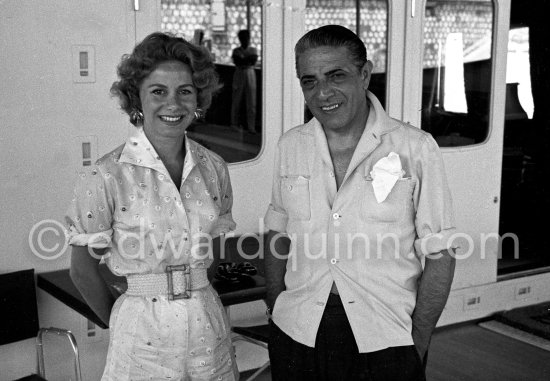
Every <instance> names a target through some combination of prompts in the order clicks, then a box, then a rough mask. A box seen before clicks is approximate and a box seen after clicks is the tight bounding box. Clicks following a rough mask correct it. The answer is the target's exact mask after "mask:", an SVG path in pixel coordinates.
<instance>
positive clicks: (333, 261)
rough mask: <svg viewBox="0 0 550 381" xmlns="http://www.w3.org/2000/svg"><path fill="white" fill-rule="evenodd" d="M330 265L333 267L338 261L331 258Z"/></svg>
mask: <svg viewBox="0 0 550 381" xmlns="http://www.w3.org/2000/svg"><path fill="white" fill-rule="evenodd" d="M330 263H332V264H333V265H335V264H337V263H338V259H336V258H332V259H331V260H330Z"/></svg>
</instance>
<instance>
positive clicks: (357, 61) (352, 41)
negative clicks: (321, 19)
mask: <svg viewBox="0 0 550 381" xmlns="http://www.w3.org/2000/svg"><path fill="white" fill-rule="evenodd" d="M322 46H332V47H335V48H338V47H342V46H343V47H346V48H347V49H348V52H349V54H350V56H351V59H352V60H353V64H354V65H355V66H357V67H358V68H359V70H361V69H362V68H363V66H364V65H365V63H366V62H367V48H366V47H365V44H364V43H363V41H361V39H360V38H359V37H358V36H357V35H356V34H355V33H354V32H352V31H351V30H349V29H348V28H346V27H343V26H341V25H324V26H322V27H319V28H317V29H313V30H310V31H309V32H307V33H306V34H304V35H303V36H302V38H300V40H298V42H297V43H296V47H295V48H294V54H295V59H296V74H298V59H299V58H300V55H301V54H302V53H304V52H305V51H306V50H308V49H314V48H320V47H322Z"/></svg>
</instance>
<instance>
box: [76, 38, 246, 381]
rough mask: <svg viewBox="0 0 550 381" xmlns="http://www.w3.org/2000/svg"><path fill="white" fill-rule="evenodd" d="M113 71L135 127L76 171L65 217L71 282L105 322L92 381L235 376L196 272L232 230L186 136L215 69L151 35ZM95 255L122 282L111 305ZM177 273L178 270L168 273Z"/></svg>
mask: <svg viewBox="0 0 550 381" xmlns="http://www.w3.org/2000/svg"><path fill="white" fill-rule="evenodd" d="M118 75H119V79H120V80H119V81H117V82H115V83H114V84H113V86H112V88H111V93H112V94H114V95H115V96H117V97H118V98H119V99H120V104H121V107H122V109H123V110H124V111H125V112H127V113H128V114H129V116H130V121H131V122H132V124H134V125H135V126H136V127H137V128H136V130H135V131H134V134H133V135H132V136H130V137H129V138H128V140H127V141H126V143H125V144H123V145H122V146H120V147H118V148H117V149H115V150H114V151H112V152H111V153H109V154H107V155H105V156H103V157H102V158H101V159H99V160H98V161H97V163H96V165H95V167H93V168H92V169H91V170H90V171H89V172H88V173H82V174H80V178H79V179H78V180H77V186H76V188H75V197H74V199H73V203H72V204H71V206H70V208H69V210H68V213H67V217H66V218H67V221H68V224H69V242H70V244H71V245H73V250H72V257H71V277H72V279H73V281H74V283H75V284H76V286H77V287H78V289H79V290H80V292H81V293H82V295H83V297H84V298H85V299H86V301H87V302H88V303H89V305H90V306H91V308H92V309H93V310H94V311H95V312H96V314H97V315H98V316H99V317H100V318H101V319H102V320H103V321H105V322H109V327H110V335H111V337H110V342H109V351H108V354H107V362H106V367H105V371H104V374H103V378H102V379H103V380H132V381H135V380H150V379H155V380H156V379H170V380H184V379H185V380H188V379H190V380H194V379H200V380H235V379H238V371H237V368H236V363H235V359H234V353H233V349H232V345H231V341H230V336H229V325H228V321H227V317H226V316H225V315H224V312H223V308H222V305H221V303H220V300H219V298H218V296H217V294H216V292H215V291H214V290H213V288H212V287H211V286H210V284H209V282H208V278H207V275H206V269H207V268H208V267H209V265H211V264H212V257H211V256H210V255H209V254H210V253H211V250H210V248H211V239H212V238H215V237H216V236H219V235H220V234H223V233H226V232H229V231H231V230H233V229H234V228H235V222H234V221H233V218H232V216H231V206H232V202H233V197H232V191H231V183H230V180H229V173H228V171H227V166H226V164H225V163H224V162H223V160H222V159H221V158H220V157H219V156H218V155H216V154H214V153H212V152H210V151H209V150H207V149H205V148H204V147H202V146H200V145H199V144H198V143H196V142H194V141H192V140H191V139H189V138H187V137H186V135H185V130H186V128H187V127H188V126H189V125H190V123H191V122H192V121H193V119H194V118H195V117H196V116H197V115H198V114H199V113H200V112H201V110H205V109H206V108H208V106H209V105H210V102H211V99H212V94H213V92H214V91H216V90H218V89H219V87H220V86H219V84H218V78H217V75H216V73H215V71H214V65H213V63H212V61H211V58H210V55H209V53H208V52H207V51H206V50H205V49H203V48H201V47H198V46H195V45H192V44H190V43H188V42H186V41H185V40H183V39H181V38H176V37H171V36H168V35H165V34H162V33H153V34H151V35H149V36H148V37H146V38H145V39H144V40H143V41H142V42H141V43H140V44H139V45H137V46H136V47H135V49H134V51H133V52H132V54H130V55H126V56H124V57H123V59H122V62H121V63H120V65H119V67H118ZM91 249H93V250H91ZM101 256H104V258H105V262H106V264H107V266H108V267H109V268H110V269H111V271H112V272H113V273H115V274H117V275H121V276H126V278H127V281H128V290H127V291H126V293H124V294H123V295H122V296H120V297H119V298H118V299H117V300H116V302H115V300H114V297H113V296H112V295H111V292H110V291H109V287H108V286H107V285H106V284H105V282H104V281H103V278H102V277H101V275H100V274H99V272H98V264H99V260H100V258H101ZM178 265H186V266H179V267H177V268H176V269H173V271H171V270H170V269H171V268H170V267H169V266H178ZM169 281H170V282H171V283H172V287H170V285H169ZM173 294H176V298H173V297H172V296H173ZM177 294H179V295H177ZM178 297H180V298H179V299H178ZM172 299H173V300H172Z"/></svg>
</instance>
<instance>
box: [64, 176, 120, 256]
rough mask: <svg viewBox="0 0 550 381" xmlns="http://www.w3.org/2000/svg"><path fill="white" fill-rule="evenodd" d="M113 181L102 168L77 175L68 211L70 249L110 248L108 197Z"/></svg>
mask: <svg viewBox="0 0 550 381" xmlns="http://www.w3.org/2000/svg"><path fill="white" fill-rule="evenodd" d="M109 181H112V177H111V175H110V174H109V173H108V172H102V171H101V170H100V168H99V166H94V167H92V168H91V169H89V170H85V171H81V172H79V173H78V176H77V179H76V182H75V187H74V192H73V198H72V200H71V203H70V205H69V207H68V209H67V213H66V215H65V221H66V223H67V225H68V233H67V239H68V242H69V244H70V245H75V246H89V247H94V248H105V247H109V246H110V243H111V238H112V234H113V230H112V221H113V210H114V209H113V206H114V203H113V201H112V199H111V196H110V195H109V193H110V192H109V189H110V187H109Z"/></svg>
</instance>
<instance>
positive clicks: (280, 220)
mask: <svg viewBox="0 0 550 381" xmlns="http://www.w3.org/2000/svg"><path fill="white" fill-rule="evenodd" d="M280 145H281V143H280V142H279V147H278V149H277V152H276V153H275V167H274V169H273V183H272V184H273V185H272V189H271V203H270V204H269V207H268V208H267V212H266V214H265V217H264V224H265V227H266V228H267V229H269V230H273V231H276V232H279V233H285V232H286V226H287V223H288V215H287V212H286V210H285V209H284V208H283V202H282V198H281V154H280Z"/></svg>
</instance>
